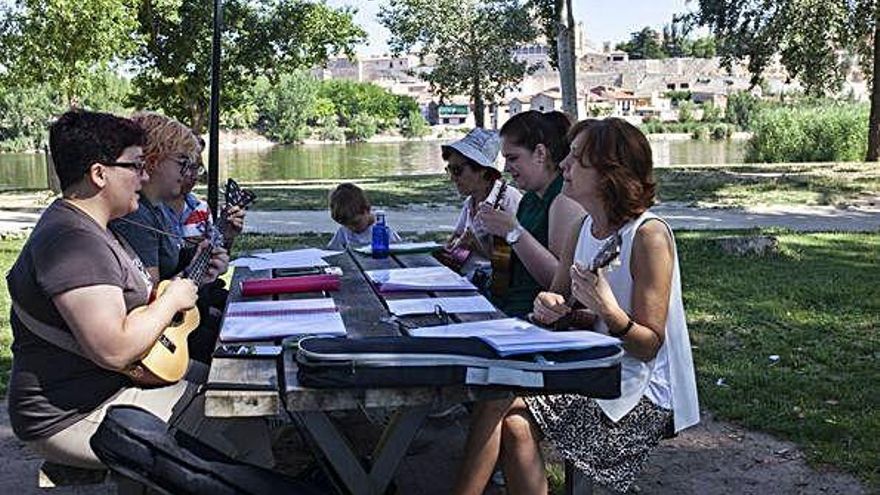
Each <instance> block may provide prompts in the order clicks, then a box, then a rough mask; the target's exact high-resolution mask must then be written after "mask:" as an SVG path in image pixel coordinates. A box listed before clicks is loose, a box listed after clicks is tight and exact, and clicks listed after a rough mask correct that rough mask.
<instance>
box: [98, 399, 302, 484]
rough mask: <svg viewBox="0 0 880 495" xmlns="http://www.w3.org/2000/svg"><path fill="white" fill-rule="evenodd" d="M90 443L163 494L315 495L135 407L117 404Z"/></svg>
mask: <svg viewBox="0 0 880 495" xmlns="http://www.w3.org/2000/svg"><path fill="white" fill-rule="evenodd" d="M90 444H91V446H92V450H94V451H95V454H97V456H98V458H99V459H100V460H101V462H103V463H104V464H106V465H107V467H109V468H110V470H111V471H114V472H117V473H119V474H122V475H123V476H125V477H127V478H131V479H133V480H135V481H137V482H139V483H141V484H143V485H145V486H147V487H149V488H150V489H153V490H156V491H157V492H159V493H163V494H173V495H178V494H192V495H198V494H207V495H233V494H236V495H240V494H250V495H257V494H274V493H285V494H313V493H317V492H315V491H313V490H311V489H310V488H309V487H308V486H306V485H304V484H302V483H300V482H297V481H294V480H291V479H289V478H286V477H284V476H282V475H280V474H278V473H276V472H274V471H270V470H268V469H264V468H261V467H257V466H252V465H249V464H244V463H241V462H238V461H235V460H233V459H231V458H229V457H228V456H226V455H225V454H223V453H221V452H218V451H217V450H214V449H213V448H211V447H209V446H207V445H205V444H204V443H202V442H200V441H199V440H197V439H195V438H193V437H192V436H190V435H187V434H186V433H183V432H180V431H178V432H176V433H175V434H174V435H172V434H171V432H169V430H168V424H166V423H165V422H164V421H162V420H161V419H159V418H158V417H156V416H154V415H153V414H151V413H149V412H147V411H144V410H143V409H140V408H138V407H134V406H113V407H111V408H110V409H109V410H108V411H107V415H106V416H105V417H104V421H102V422H101V425H100V426H99V427H98V430H97V432H95V434H94V435H93V436H92V438H91V441H90Z"/></svg>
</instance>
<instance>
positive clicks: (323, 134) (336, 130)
mask: <svg viewBox="0 0 880 495" xmlns="http://www.w3.org/2000/svg"><path fill="white" fill-rule="evenodd" d="M318 139H321V140H324V141H345V131H344V130H343V129H342V128H341V127H339V124H338V123H337V119H336V115H326V116H324V117H321V118H319V119H318Z"/></svg>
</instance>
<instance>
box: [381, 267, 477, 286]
mask: <svg viewBox="0 0 880 495" xmlns="http://www.w3.org/2000/svg"><path fill="white" fill-rule="evenodd" d="M364 273H365V274H366V275H367V277H368V278H369V279H370V280H372V281H373V282H374V283H375V284H376V285H378V286H379V290H380V291H382V292H393V291H407V290H424V291H444V290H477V288H476V287H474V285H473V284H472V283H470V281H468V279H466V278H465V277H462V276H461V275H459V274H457V273H455V272H454V271H452V270H450V269H449V268H446V267H445V266H431V267H422V268H396V269H393V270H370V271H366V272H364Z"/></svg>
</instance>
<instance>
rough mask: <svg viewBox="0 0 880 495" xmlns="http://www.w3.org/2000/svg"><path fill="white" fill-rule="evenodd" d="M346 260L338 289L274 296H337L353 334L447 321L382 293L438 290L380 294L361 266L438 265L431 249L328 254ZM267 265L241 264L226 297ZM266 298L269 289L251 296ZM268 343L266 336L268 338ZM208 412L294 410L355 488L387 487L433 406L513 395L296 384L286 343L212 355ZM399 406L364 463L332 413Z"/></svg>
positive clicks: (457, 317) (473, 389)
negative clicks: (401, 310) (403, 312)
mask: <svg viewBox="0 0 880 495" xmlns="http://www.w3.org/2000/svg"><path fill="white" fill-rule="evenodd" d="M327 261H328V262H329V263H330V264H331V265H335V266H339V267H340V268H342V271H343V275H342V279H341V287H340V290H339V291H336V292H331V293H308V294H290V295H282V296H276V298H282V299H283V298H288V299H289V298H303V297H333V299H334V301H335V303H336V306H337V307H338V309H339V312H340V313H341V316H342V319H343V322H344V323H345V327H346V332H347V335H348V337H349V338H365V337H374V336H394V335H400V334H401V332H402V327H401V324H402V325H404V326H406V327H408V328H413V327H418V326H428V325H438V324H441V323H443V322H442V321H440V319H439V318H438V317H437V316H436V315H425V316H409V317H395V318H391V315H390V314H389V312H388V310H387V308H386V306H385V304H384V302H383V297H384V298H387V299H391V298H417V297H434V296H435V294H433V293H430V292H429V293H425V292H400V293H393V294H383V295H381V296H380V295H379V294H378V293H377V292H376V291H375V290H374V289H373V287H372V285H371V284H370V283H369V282H368V281H367V279H366V277H365V275H364V271H366V270H374V269H389V268H402V267H421V266H437V265H439V262H437V260H436V259H434V258H433V257H432V256H431V255H429V254H400V255H391V256H389V257H387V258H384V259H375V258H372V257H369V256H365V255H361V254H358V253H352V252H345V253H342V254H340V255H338V256H334V257H332V258H328V259H327ZM271 276H272V273H271V271H270V270H264V271H251V270H249V269H247V268H240V267H239V268H236V270H235V273H234V274H233V278H232V283H231V287H230V294H229V302H234V301H241V300H243V298H242V296H241V291H240V282H241V281H242V280H247V279H250V278H267V277H271ZM474 294H475V293H474V292H467V291H462V292H446V291H444V292H443V293H442V294H441V295H443V296H449V295H474ZM260 299H263V300H268V299H272V298H271V297H262V298H247V300H260ZM504 317H505V315H504V314H503V313H501V312H497V311H496V312H495V313H480V314H452V315H449V319H450V320H451V321H450V322H464V321H481V320H489V319H497V318H504ZM263 344H266V343H265V342H263ZM207 388H208V391H207V392H206V402H205V413H206V415H208V416H211V417H258V416H281V417H287V416H289V417H291V418H293V419H294V421H295V423H298V425H299V426H301V427H302V428H304V429H305V430H306V431H307V432H308V433H309V436H310V437H311V439H312V440H313V443H314V444H315V445H316V446H317V447H318V448H319V449H320V450H321V452H322V453H323V454H324V455H325V457H326V458H327V460H328V461H329V463H330V465H331V466H332V468H333V469H334V470H335V472H336V474H337V475H338V476H339V478H340V480H341V481H342V483H343V484H344V485H345V486H346V488H347V489H348V490H349V491H350V492H351V493H353V494H380V493H384V492H385V490H386V488H387V487H388V484H389V483H390V482H391V480H392V477H393V476H394V473H395V470H396V469H397V466H398V464H399V462H400V460H401V459H402V457H403V456H404V455H405V453H406V450H407V447H408V446H409V444H410V442H411V441H412V439H413V437H414V436H415V435H416V433H417V432H418V430H419V427H420V425H421V424H422V422H423V421H424V419H425V417H426V416H427V415H428V413H429V412H430V411H431V410H435V409H437V408H441V407H446V406H449V405H453V404H460V403H463V402H471V401H477V400H486V399H491V398H501V397H505V396H510V395H512V393H513V392H512V391H505V390H503V389H501V388H498V387H495V388H493V389H487V388H484V387H478V386H465V385H455V386H443V387H437V386H431V387H401V388H351V389H316V388H307V387H303V386H300V385H299V382H298V379H297V365H296V360H295V351H294V350H293V349H285V351H284V353H283V356H282V359H281V360H280V361H279V360H272V359H241V358H219V357H218V358H215V359H214V361H213V363H212V365H211V370H210V375H209V379H208V387H207ZM369 408H394V409H395V413H394V414H393V416H392V419H391V421H390V422H389V423H388V424H387V426H386V427H385V429H384V431H383V433H382V436H381V438H380V440H379V442H378V443H377V445H376V446H375V448H374V450H373V455H372V456H371V463H370V465H369V466H367V467H364V466H363V465H362V463H361V462H360V460H359V459H358V457H357V455H356V454H355V452H354V451H353V449H352V446H351V445H350V443H349V442H348V441H347V440H346V439H345V437H344V436H343V435H342V433H341V432H340V431H338V430H337V428H336V427H335V425H334V424H333V423H332V422H331V421H330V419H329V418H328V415H327V413H328V412H330V411H339V410H357V409H369Z"/></svg>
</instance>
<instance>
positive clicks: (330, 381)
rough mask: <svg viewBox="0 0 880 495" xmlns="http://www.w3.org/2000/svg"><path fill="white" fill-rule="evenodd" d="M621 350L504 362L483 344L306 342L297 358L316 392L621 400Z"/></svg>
mask: <svg viewBox="0 0 880 495" xmlns="http://www.w3.org/2000/svg"><path fill="white" fill-rule="evenodd" d="M622 356H623V351H622V350H621V349H620V347H618V346H616V345H611V346H605V347H594V348H591V349H584V350H574V351H571V350H569V351H559V352H542V353H531V354H522V355H517V356H509V357H506V358H501V357H499V356H498V354H497V352H496V351H495V350H494V349H493V348H492V347H491V346H490V345H488V344H486V343H485V342H483V341H482V340H480V339H478V338H464V337H462V338H457V337H450V338H446V337H443V338H433V337H370V338H363V339H348V338H307V339H303V340H302V341H300V343H299V349H298V350H297V353H296V360H297V363H298V368H299V369H298V372H297V373H298V374H297V376H298V378H299V383H300V385H303V386H305V387H315V388H350V387H363V388H382V387H408V386H443V385H482V386H504V387H506V388H516V389H522V390H524V391H534V392H548V393H549V392H553V393H580V394H584V395H589V396H591V397H595V398H600V399H614V398H617V397H620V359H621V357H622Z"/></svg>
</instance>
